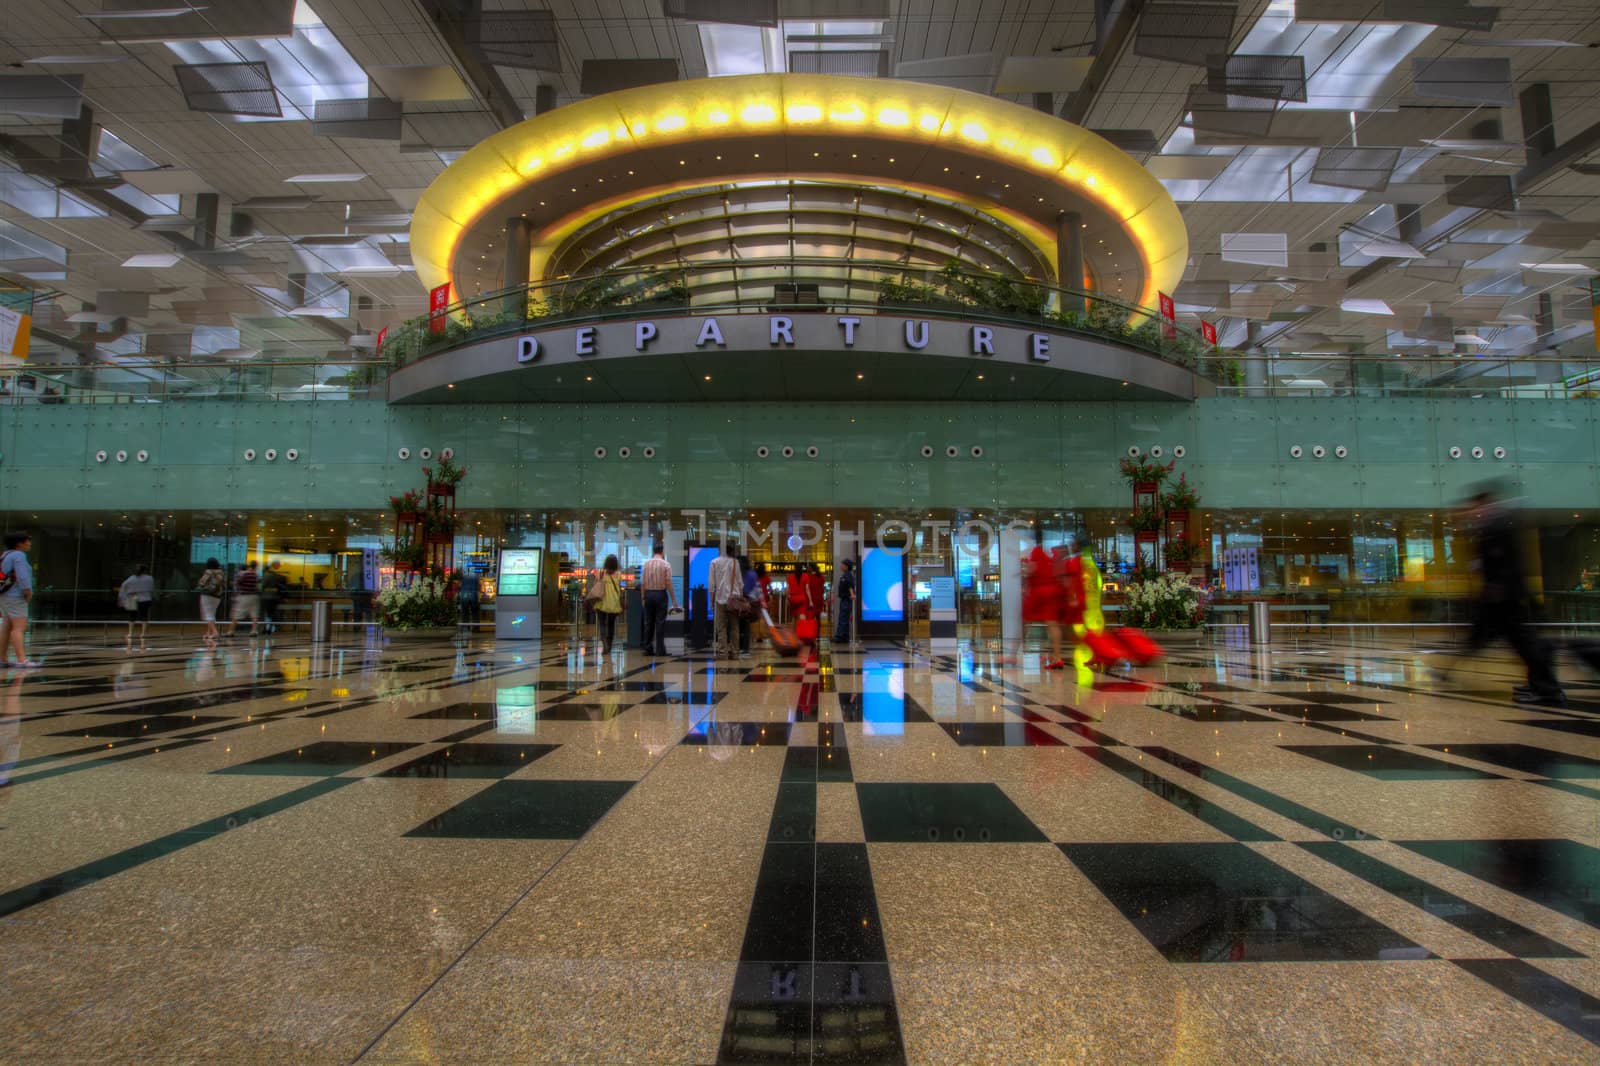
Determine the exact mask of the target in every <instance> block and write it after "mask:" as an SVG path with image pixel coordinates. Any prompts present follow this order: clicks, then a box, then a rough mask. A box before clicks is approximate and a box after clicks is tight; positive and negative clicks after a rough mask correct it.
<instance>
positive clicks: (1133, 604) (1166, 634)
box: [1122, 573, 1206, 643]
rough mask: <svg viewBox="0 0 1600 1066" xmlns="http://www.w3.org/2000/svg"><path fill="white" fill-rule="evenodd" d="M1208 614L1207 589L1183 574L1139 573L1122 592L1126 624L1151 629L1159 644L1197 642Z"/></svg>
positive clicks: (1203, 631)
mask: <svg viewBox="0 0 1600 1066" xmlns="http://www.w3.org/2000/svg"><path fill="white" fill-rule="evenodd" d="M1205 617H1206V594H1205V590H1204V589H1201V588H1199V587H1198V586H1196V585H1193V584H1191V583H1190V581H1189V579H1188V577H1187V576H1185V575H1183V574H1177V573H1165V574H1155V575H1146V574H1136V575H1135V580H1133V581H1131V582H1129V584H1128V587H1127V589H1126V590H1125V592H1124V594H1123V601H1122V620H1123V623H1124V624H1125V625H1130V626H1137V627H1138V628H1140V629H1145V630H1149V631H1150V634H1151V636H1152V637H1153V638H1154V639H1155V640H1156V642H1157V643H1160V642H1161V641H1162V640H1166V641H1167V642H1169V643H1173V642H1176V643H1197V642H1198V641H1199V640H1200V639H1201V637H1203V636H1204V633H1205V630H1204V629H1202V628H1201V627H1202V626H1203V625H1204V623H1205Z"/></svg>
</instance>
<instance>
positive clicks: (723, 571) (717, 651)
mask: <svg viewBox="0 0 1600 1066" xmlns="http://www.w3.org/2000/svg"><path fill="white" fill-rule="evenodd" d="M707 586H708V587H707V589H706V594H707V598H708V599H710V600H711V603H712V611H711V623H712V628H711V643H712V655H713V656H715V657H716V658H718V659H732V658H733V657H735V656H736V655H738V654H739V619H738V618H737V617H736V616H735V615H734V614H733V612H732V611H730V610H728V597H730V596H733V595H743V594H744V575H743V574H741V573H740V572H739V560H738V559H737V558H736V557H735V556H733V555H730V554H728V553H727V551H726V550H724V551H723V552H722V553H721V554H720V555H718V556H717V557H716V558H715V559H713V560H711V573H710V575H709V576H708V577H707Z"/></svg>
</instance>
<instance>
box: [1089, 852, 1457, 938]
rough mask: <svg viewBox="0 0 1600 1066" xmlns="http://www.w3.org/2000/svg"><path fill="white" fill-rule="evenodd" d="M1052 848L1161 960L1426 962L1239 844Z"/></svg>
mask: <svg viewBox="0 0 1600 1066" xmlns="http://www.w3.org/2000/svg"><path fill="white" fill-rule="evenodd" d="M1060 847H1061V850H1062V852H1063V853H1065V854H1066V856H1067V858H1068V859H1070V860H1071V861H1072V863H1073V864H1074V865H1075V866H1077V867H1078V869H1080V870H1082V871H1083V873H1084V876H1086V877H1088V878H1089V880H1091V881H1093V882H1094V885H1095V887H1096V888H1098V889H1099V890H1100V891H1101V892H1102V893H1103V894H1104V895H1105V896H1106V898H1107V899H1109V900H1110V901H1111V902H1112V904H1113V905H1115V906H1116V908H1117V909H1118V910H1119V911H1121V912H1122V914H1123V917H1125V918H1127V919H1128V921H1129V922H1131V923H1132V924H1133V926H1134V927H1135V928H1136V929H1138V930H1139V932H1140V933H1142V934H1143V935H1144V937H1145V938H1146V939H1147V940H1149V941H1150V943H1151V944H1152V945H1154V946H1155V948H1156V950H1157V951H1159V952H1161V953H1162V954H1163V955H1165V956H1166V957H1167V960H1168V961H1169V962H1334V961H1342V960H1357V959H1362V960H1377V959H1385V958H1391V959H1394V958H1426V957H1428V953H1427V952H1426V951H1425V950H1424V949H1422V948H1420V947H1418V946H1417V945H1416V944H1413V943H1412V942H1411V941H1409V940H1407V939H1406V938H1405V937H1403V936H1401V935H1400V934H1399V933H1396V932H1395V931H1394V930H1392V929H1389V928H1388V927H1387V926H1384V925H1382V924H1380V923H1378V922H1376V921H1374V920H1373V919H1372V918H1369V917H1367V916H1366V915H1365V914H1362V913H1361V912H1360V911H1358V910H1356V909H1355V908H1354V907H1351V906H1350V905H1349V904H1347V903H1344V902H1342V901H1341V900H1338V899H1336V898H1334V897H1333V896H1331V895H1329V894H1328V893H1326V892H1324V891H1323V890H1322V889H1320V888H1317V887H1316V886H1315V885H1312V884H1310V883H1309V882H1307V881H1305V880H1303V879H1302V878H1300V877H1298V876H1296V875H1295V874H1293V873H1290V872H1289V871H1288V870H1285V869H1284V868H1283V867H1281V866H1279V865H1277V864H1276V863H1274V862H1271V861H1270V860H1268V859H1265V858H1263V857H1262V856H1260V855H1258V854H1256V853H1255V852H1254V851H1251V850H1250V849H1249V848H1247V847H1245V846H1244V845H1243V844H1062V845H1060Z"/></svg>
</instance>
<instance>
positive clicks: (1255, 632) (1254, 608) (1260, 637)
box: [1250, 600, 1272, 644]
mask: <svg viewBox="0 0 1600 1066" xmlns="http://www.w3.org/2000/svg"><path fill="white" fill-rule="evenodd" d="M1267 610H1268V607H1267V601H1266V600H1256V601H1255V602H1253V603H1251V604H1250V643H1252V644H1271V643H1272V618H1271V617H1270V616H1269V615H1268V614H1267Z"/></svg>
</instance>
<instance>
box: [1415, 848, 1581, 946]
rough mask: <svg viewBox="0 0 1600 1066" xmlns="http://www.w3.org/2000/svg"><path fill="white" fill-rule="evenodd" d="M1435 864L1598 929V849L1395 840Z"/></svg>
mask: <svg viewBox="0 0 1600 1066" xmlns="http://www.w3.org/2000/svg"><path fill="white" fill-rule="evenodd" d="M1395 843H1397V844H1399V845H1400V846H1401V847H1403V848H1409V849H1410V850H1412V851H1414V852H1416V853H1417V854H1419V855H1425V856H1427V857H1428V858H1430V859H1432V860H1434V861H1435V862H1441V863H1443V864H1445V865H1446V866H1450V867H1454V868H1455V869H1457V870H1460V871H1461V872H1462V873H1465V874H1469V875H1471V876H1473V877H1476V878H1477V879H1478V880H1480V881H1487V882H1489V883H1490V884H1492V885H1496V886H1498V887H1500V888H1503V889H1505V890H1506V891H1507V892H1514V893H1516V894H1517V895H1519V896H1522V897H1523V898H1525V899H1530V900H1532V901H1533V902H1535V903H1539V904H1542V905H1544V906H1546V907H1549V908H1550V909H1551V910H1553V911H1557V912H1559V913H1561V914H1565V915H1567V916H1568V917H1570V918H1576V919H1577V920H1578V921H1580V922H1586V923H1588V924H1589V925H1592V926H1596V927H1597V928H1600V850H1597V849H1595V848H1592V847H1589V846H1588V845H1586V844H1579V843H1578V842H1577V841H1574V840H1559V839H1557V840H1397V841H1395Z"/></svg>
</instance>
